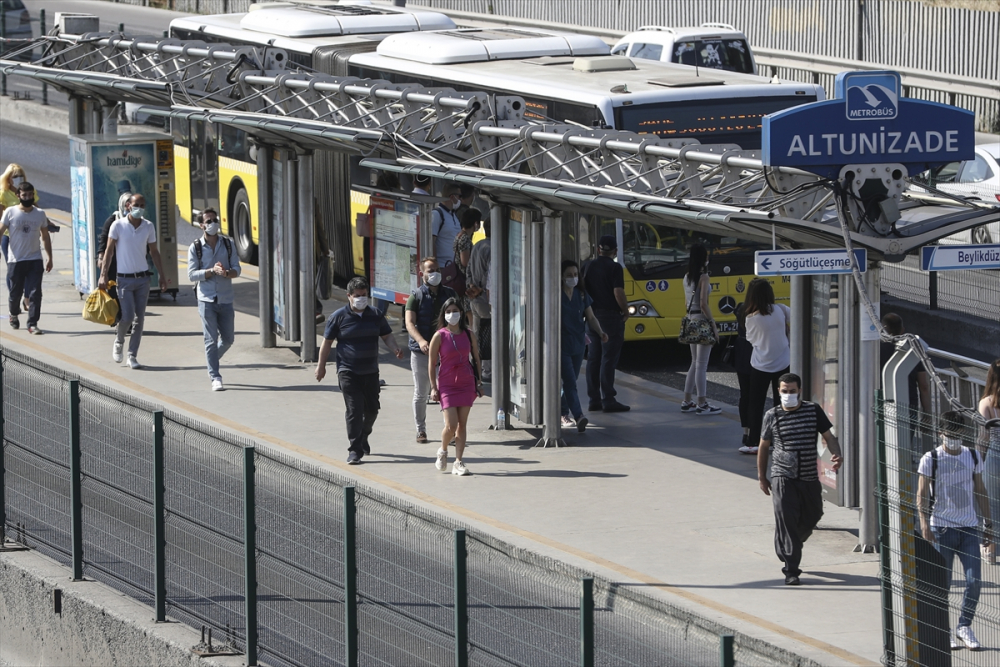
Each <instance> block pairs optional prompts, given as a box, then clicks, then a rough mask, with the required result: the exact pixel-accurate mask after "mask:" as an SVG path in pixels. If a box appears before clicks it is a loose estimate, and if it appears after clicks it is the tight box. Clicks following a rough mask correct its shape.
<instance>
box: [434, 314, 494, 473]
mask: <svg viewBox="0 0 1000 667" xmlns="http://www.w3.org/2000/svg"><path fill="white" fill-rule="evenodd" d="M439 359H440V361H441V366H440V368H438V360H439ZM427 364H428V372H427V374H428V375H429V376H430V380H431V400H432V401H441V411H442V412H444V430H442V431H441V448H440V449H438V452H437V460H436V461H435V462H434V466H435V467H436V468H437V469H438V470H440V471H442V472H443V471H444V470H445V468H447V467H448V444H449V443H450V442H451V441H452V439H454V441H455V463H454V464H453V465H452V467H451V473H452V474H453V475H468V474H469V469H468V468H467V467H465V463H463V462H462V453H463V452H464V451H465V437H466V429H465V425H466V423H467V422H468V421H469V411H470V410H472V404H473V402H475V400H476V397H477V396H482V395H483V392H482V385H483V383H482V382H481V381H480V380H479V378H480V377H482V376H481V374H480V370H479V369H480V362H479V345H478V344H477V343H476V334H474V333H472V331H470V330H469V325H468V324H467V322H466V319H465V313H464V312H463V310H462V306H461V303H460V302H459V301H458V299H455V298H451V299H448V300H447V301H445V302H444V305H443V306H442V307H441V315H440V316H439V317H438V331H437V332H436V333H435V334H434V337H433V338H432V339H431V346H430V350H428V352H427Z"/></svg>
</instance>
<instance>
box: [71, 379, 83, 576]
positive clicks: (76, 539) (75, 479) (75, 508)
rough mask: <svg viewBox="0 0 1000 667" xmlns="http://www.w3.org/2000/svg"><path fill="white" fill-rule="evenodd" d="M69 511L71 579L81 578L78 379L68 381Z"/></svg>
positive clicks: (81, 535) (81, 521)
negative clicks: (71, 551) (71, 547)
mask: <svg viewBox="0 0 1000 667" xmlns="http://www.w3.org/2000/svg"><path fill="white" fill-rule="evenodd" d="M69 476H70V491H69V505H70V508H69V513H70V518H71V520H72V523H73V581H81V580H82V579H83V489H82V485H81V481H82V480H81V479H80V478H81V476H82V471H81V470H80V381H79V380H70V381H69Z"/></svg>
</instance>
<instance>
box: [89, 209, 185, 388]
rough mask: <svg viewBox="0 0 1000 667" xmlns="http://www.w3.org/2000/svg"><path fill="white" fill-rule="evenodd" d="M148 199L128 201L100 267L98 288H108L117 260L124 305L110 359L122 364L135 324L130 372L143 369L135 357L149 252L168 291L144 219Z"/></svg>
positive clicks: (143, 313)
mask: <svg viewBox="0 0 1000 667" xmlns="http://www.w3.org/2000/svg"><path fill="white" fill-rule="evenodd" d="M145 212H146V198H145V197H144V196H142V195H141V194H134V195H132V197H131V198H130V199H129V203H128V215H127V216H126V217H124V218H121V219H119V220H116V221H115V222H114V224H112V225H111V231H110V232H109V234H108V236H109V238H108V247H107V250H105V251H104V261H103V262H102V264H101V279H100V280H99V281H98V283H97V285H98V287H100V288H102V289H107V288H108V266H110V265H111V260H112V259H113V258H114V257H115V256H116V254H117V257H118V301H119V302H120V303H121V314H122V318H121V320H119V322H118V329H117V330H116V332H115V343H114V347H113V348H112V351H111V358H112V359H114V361H115V363H119V364H120V363H121V361H122V347H123V346H124V344H125V332H126V331H127V330H128V326H129V324H130V323H132V321H133V319H134V320H135V326H133V328H132V335H131V336H130V337H129V342H128V365H129V368H133V369H137V368H142V365H141V364H140V363H139V362H138V361H137V359H136V357H137V355H138V354H139V344H140V343H141V342H142V327H143V324H144V323H145V321H146V302H147V301H148V300H149V265H148V264H147V263H146V251H147V250H148V251H149V256H150V257H152V259H153V265H154V266H155V267H156V270H157V271H158V272H159V275H160V290H161V291H163V290H166V289H167V283H168V281H167V279H166V277H165V276H164V273H163V263H162V262H161V261H160V251H159V250H158V249H157V247H156V227H155V226H154V225H153V223H152V222H150V221H149V220H147V219H145V218H144V217H143V214H145Z"/></svg>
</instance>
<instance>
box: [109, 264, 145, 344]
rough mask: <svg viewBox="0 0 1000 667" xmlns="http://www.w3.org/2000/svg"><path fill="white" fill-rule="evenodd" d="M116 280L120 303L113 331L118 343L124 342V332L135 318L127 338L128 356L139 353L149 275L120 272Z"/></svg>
mask: <svg viewBox="0 0 1000 667" xmlns="http://www.w3.org/2000/svg"><path fill="white" fill-rule="evenodd" d="M116 280H117V282H118V303H119V304H121V316H122V317H121V319H120V320H118V330H117V331H116V333H115V340H117V341H118V342H119V343H124V342H125V332H126V331H128V327H129V325H130V324H132V320H133V319H134V320H135V326H134V327H132V335H131V336H129V339H128V356H130V357H134V356H137V355H138V354H139V345H140V344H141V343H142V327H143V325H144V324H145V323H146V303H147V302H148V301H149V277H148V276H140V277H138V278H125V277H123V276H122V275H121V274H119V275H118V277H117V278H116Z"/></svg>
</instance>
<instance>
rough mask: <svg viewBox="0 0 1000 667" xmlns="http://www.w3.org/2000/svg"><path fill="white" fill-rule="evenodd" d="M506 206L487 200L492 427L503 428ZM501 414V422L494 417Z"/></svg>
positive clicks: (506, 405)
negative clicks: (488, 213) (488, 219)
mask: <svg viewBox="0 0 1000 667" xmlns="http://www.w3.org/2000/svg"><path fill="white" fill-rule="evenodd" d="M506 212H507V207H506V206H504V205H502V204H500V203H497V202H490V273H491V275H492V278H493V283H492V284H491V285H490V286H489V289H490V302H491V303H490V311H491V312H490V315H491V316H492V317H491V320H490V324H491V326H492V328H493V329H492V331H491V332H490V333H492V334H493V336H492V341H491V343H492V350H491V353H492V354H491V356H492V357H493V385H492V387H491V388H490V389H491V390H492V394H493V408H492V410H493V412H492V414H493V428H494V429H497V428H502V429H506V428H508V426H509V425H510V359H508V356H509V354H510V341H509V339H510V313H509V312H508V311H509V308H510V300H509V294H508V293H507V291H508V289H509V286H510V285H509V278H508V274H507V268H508V267H507V262H508V259H507V233H508V225H507V218H506ZM501 412H503V413H504V423H503V424H500V423H498V420H497V416H498V415H499V414H500V413H501Z"/></svg>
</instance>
